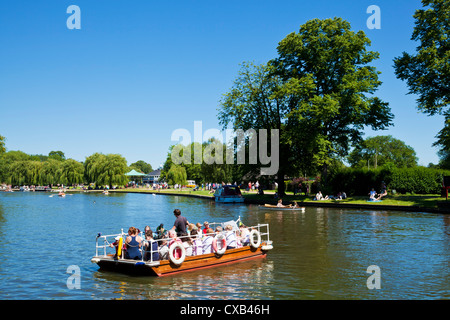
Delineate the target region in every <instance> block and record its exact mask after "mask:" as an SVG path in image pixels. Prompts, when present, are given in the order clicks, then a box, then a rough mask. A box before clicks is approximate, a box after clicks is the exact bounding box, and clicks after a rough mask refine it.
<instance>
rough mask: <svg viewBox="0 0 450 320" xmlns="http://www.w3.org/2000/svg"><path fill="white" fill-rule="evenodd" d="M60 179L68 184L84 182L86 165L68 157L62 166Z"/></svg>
mask: <svg viewBox="0 0 450 320" xmlns="http://www.w3.org/2000/svg"><path fill="white" fill-rule="evenodd" d="M60 172H61V175H60V181H61V182H62V183H63V184H66V185H74V184H79V183H82V182H83V178H84V166H83V164H82V163H81V162H78V161H76V160H74V159H67V160H65V161H64V162H63V164H62V166H61V168H60Z"/></svg>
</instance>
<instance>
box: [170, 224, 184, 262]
mask: <svg viewBox="0 0 450 320" xmlns="http://www.w3.org/2000/svg"><path fill="white" fill-rule="evenodd" d="M169 238H170V239H171V240H170V241H169V250H170V247H171V246H172V245H173V244H175V243H182V241H181V240H180V239H178V238H177V233H176V232H175V230H173V229H172V230H169ZM173 256H174V258H175V259H179V258H181V249H177V250H175V252H174V254H173Z"/></svg>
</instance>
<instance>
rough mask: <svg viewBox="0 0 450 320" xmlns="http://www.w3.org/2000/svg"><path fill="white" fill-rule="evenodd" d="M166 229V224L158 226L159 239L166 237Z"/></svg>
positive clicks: (157, 236)
mask: <svg viewBox="0 0 450 320" xmlns="http://www.w3.org/2000/svg"><path fill="white" fill-rule="evenodd" d="M165 231H166V230H165V229H164V224H162V223H161V224H160V225H159V226H158V227H156V238H157V239H162V238H164V232H165Z"/></svg>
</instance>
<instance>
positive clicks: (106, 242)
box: [95, 218, 271, 262]
mask: <svg viewBox="0 0 450 320" xmlns="http://www.w3.org/2000/svg"><path fill="white" fill-rule="evenodd" d="M239 220H240V218H239V219H238V220H237V221H236V222H238V221H239ZM224 224H225V225H226V223H214V222H213V223H211V224H210V226H211V225H212V226H221V227H222V226H223V227H224V226H225V225H224ZM247 229H248V232H249V233H250V231H251V230H253V229H256V230H258V232H259V234H260V236H261V242H266V243H271V241H270V234H269V225H268V224H258V225H256V226H252V227H247ZM226 232H227V231H226V230H223V231H222V232H221V233H222V234H223V235H226ZM233 232H235V236H236V240H237V242H240V243H239V245H238V247H242V246H243V245H244V243H245V241H244V242H242V238H241V236H240V230H239V228H237V229H234V230H233ZM216 234H217V232H212V233H207V234H204V233H203V232H202V231H201V230H200V234H199V235H197V237H199V238H200V239H204V237H206V236H213V237H214V236H215V235H216ZM139 235H140V237H141V238H142V240H143V244H142V246H141V248H139V251H140V253H141V260H140V261H144V259H145V258H146V255H147V254H148V255H149V259H148V260H145V261H146V262H153V255H154V253H156V252H158V254H160V248H161V247H162V246H161V243H162V242H163V241H166V242H167V243H170V241H172V240H173V239H172V238H167V237H166V238H160V239H153V240H150V241H147V240H145V235H144V232H140V234H139ZM117 236H120V237H122V239H123V249H122V250H121V252H122V253H121V257H120V258H121V259H124V258H125V250H124V248H125V247H126V244H125V239H126V236H128V234H126V233H124V232H123V229H121V232H120V233H119V234H111V235H101V234H100V233H99V234H98V235H97V237H96V244H95V255H96V257H98V256H99V250H102V251H103V256H105V257H106V256H107V255H108V251H107V250H108V248H109V249H113V248H111V246H110V244H111V243H112V242H114V241H115V238H116V237H117ZM124 236H125V238H124ZM194 237H195V236H192V235H187V236H177V239H180V240H181V241H183V239H188V238H190V239H191V240H195V238H194ZM112 239H114V240H112ZM102 240H103V243H99V242H101V241H102ZM110 241H111V243H110ZM144 242H147V243H148V244H149V246H148V250H144ZM153 242H156V243H158V251H155V250H153V246H152V243H153ZM247 245H248V244H247ZM202 246H203V245H202ZM209 253H211V252H207V253H203V254H209ZM159 260H163V259H161V255H160V259H159ZM164 260H165V259H164Z"/></svg>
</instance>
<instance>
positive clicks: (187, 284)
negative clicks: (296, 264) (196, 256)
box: [93, 258, 274, 300]
mask: <svg viewBox="0 0 450 320" xmlns="http://www.w3.org/2000/svg"><path fill="white" fill-rule="evenodd" d="M273 268H274V264H273V262H272V261H270V260H268V259H267V258H260V259H254V260H250V261H243V262H240V263H238V264H234V265H224V266H219V267H214V268H207V269H201V270H197V271H189V272H184V273H181V274H177V275H172V276H165V277H159V278H158V277H133V276H129V275H121V274H116V273H112V272H106V271H97V272H95V273H94V275H93V276H94V279H95V281H96V284H95V288H96V289H97V290H100V291H103V290H105V289H107V291H108V292H113V293H114V299H138V300H140V299H152V300H161V299H162V300H180V299H242V298H243V295H245V297H246V299H272V298H274V294H273V293H272V292H271V291H272V286H271V283H272V282H273V274H272V271H273ZM124 279H125V281H123V280H124ZM105 283H107V284H108V285H107V286H106V287H105Z"/></svg>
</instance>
